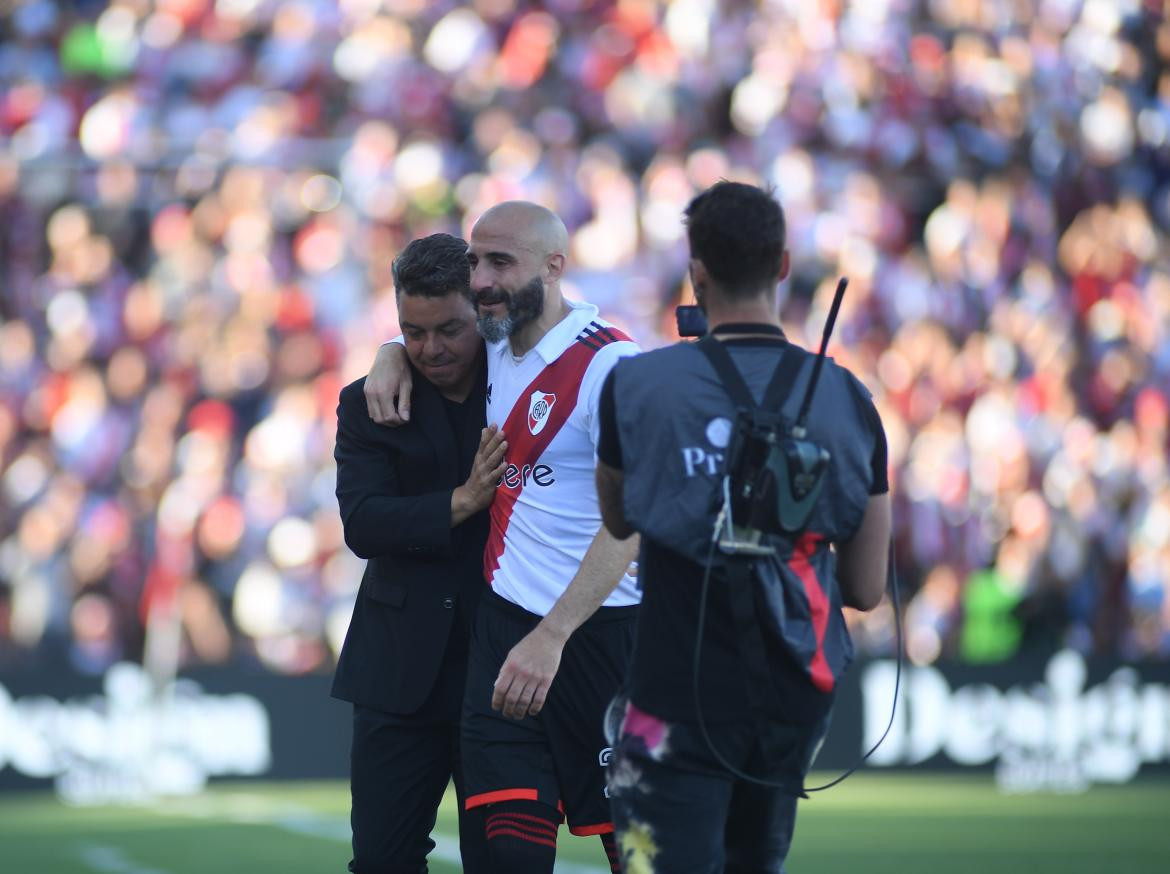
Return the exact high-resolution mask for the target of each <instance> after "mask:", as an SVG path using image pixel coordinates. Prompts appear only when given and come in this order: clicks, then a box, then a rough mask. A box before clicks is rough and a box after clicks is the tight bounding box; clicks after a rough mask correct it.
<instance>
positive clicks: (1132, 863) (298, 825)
mask: <svg viewBox="0 0 1170 874" xmlns="http://www.w3.org/2000/svg"><path fill="white" fill-rule="evenodd" d="M348 811H349V796H348V791H347V788H346V787H345V785H343V784H340V783H316V784H294V785H288V784H275V783H264V784H255V783H252V784H249V783H233V784H218V785H216V786H214V787H213V788H212V789H210V790H209V791H207V792H206V793H204V794H203V795H200V796H197V797H195V798H188V799H170V800H162V801H157V802H152V803H150V804H149V805H127V806H109V807H88V808H74V807H67V806H64V805H62V804H60V803H58V802H57V801H55V800H53V799H52V798H50V797H49V796H48V795H46V794H17V795H7V796H0V871H3V872H6V874H7V872H13V874H18V872H19V874H25V872H29V874H87V872H101V874H207V872H241V874H243V872H267V871H271V872H279V874H310V872H312V874H321V872H330V871H335V872H343V871H344V870H345V864H346V862H347V861H348V859H349V852H348V849H349V848H348V841H349V824H348ZM435 838H436V840H437V842H438V845H437V847H436V850H435V852H434V853H432V856H431V871H432V872H435V874H451V872H457V871H459V864H458V855H457V839H456V832H455V810H454V805H453V797H452V796H451V795H450V793H449V794H448V797H447V799H446V801H445V802H444V805H443V808H442V810H441V811H440V816H439V822H438V825H437V827H436V834H435ZM788 869H789V871H790V872H791V874H802V872H816V874H838V872H840V874H887V872H888V874H938V872H942V874H1016V872H1027V874H1047V872H1052V874H1058V872H1059V874H1100V872H1109V874H1147V872H1148V874H1154V872H1166V871H1170V782H1167V781H1155V780H1148V781H1143V782H1138V783H1136V784H1134V785H1130V786H1125V787H1100V786H1099V787H1094V788H1093V789H1091V790H1090V791H1089V792H1088V793H1086V794H1084V795H1066V796H1051V795H1016V796H1004V795H1000V794H999V793H998V792H997V791H996V790H995V788H994V787H993V785H992V783H991V780H990V778H988V777H977V776H962V777H958V776H947V777H940V776H906V775H901V776H896V775H884V774H873V773H866V774H859V775H856V776H854V777H852V778H850V779H849V780H848V781H846V782H845V784H843V785H842V786H840V787H837V788H835V789H832V790H829V791H828V792H826V793H822V794H820V795H818V796H816V797H814V798H813V799H812V800H810V801H805V802H802V807H801V810H800V815H799V819H798V821H797V833H796V843H795V846H794V848H793V851H792V854H791V856H790V857H789V864H788ZM557 870H558V872H561V874H585V872H597V874H604V872H606V871H607V870H608V869H607V867H606V866H605V865H604V855H603V853H602V849H601V844H600V842H599V841H598V840H597V839H596V838H575V837H572V836H571V835H568V834H566V833H565V830H564V829H562V837H561V842H560V853H559V855H558V864H557ZM667 874H669V872H667Z"/></svg>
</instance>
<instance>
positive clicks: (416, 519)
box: [333, 234, 507, 874]
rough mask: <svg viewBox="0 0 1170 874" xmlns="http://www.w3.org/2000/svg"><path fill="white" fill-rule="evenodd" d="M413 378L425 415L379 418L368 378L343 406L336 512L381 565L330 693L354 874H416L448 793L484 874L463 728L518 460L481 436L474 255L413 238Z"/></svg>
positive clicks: (357, 612)
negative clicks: (489, 548) (340, 708)
mask: <svg viewBox="0 0 1170 874" xmlns="http://www.w3.org/2000/svg"><path fill="white" fill-rule="evenodd" d="M393 274H394V284H395V291H396V294H397V299H398V315H399V321H400V323H401V326H402V331H403V334H404V335H405V338H406V351H407V357H408V358H409V361H410V366H411V370H412V371H413V373H414V376H415V381H414V388H413V390H412V408H413V413H414V414H413V416H412V417H411V420H410V422H409V423H407V424H406V425H403V426H402V427H399V428H386V427H383V426H381V425H377V424H375V423H374V422H373V421H371V419H370V418H369V416H368V415H367V413H366V402H365V398H364V397H363V394H362V387H363V383H364V382H365V379H364V378H363V379H359V380H358V381H356V382H354V383H351V384H350V385H348V386H346V387H345V388H344V389H343V390H342V392H341V402H340V404H339V406H338V408H337V447H336V451H335V457H336V459H337V500H338V503H339V504H340V507H341V518H342V522H343V523H344V527H345V542H346V543H347V544H348V545H349V548H350V549H352V550H353V551H354V553H356V554H357V555H358V556H360V557H361V558H365V559H369V564H368V565H367V567H366V573H365V576H364V577H363V578H362V583H361V589H360V591H359V593H358V597H357V603H356V604H355V605H354V611H353V618H352V620H351V621H350V626H349V631H348V633H347V634H346V638H345V644H344V646H343V647H342V650H341V656H340V658H339V660H338V664H337V673H336V676H335V678H334V681H333V696H334V697H336V698H341V699H343V700H345V701H350V702H352V703H353V713H354V715H353V746H352V750H351V753H350V767H351V775H350V786H351V792H352V812H351V816H350V821H351V824H352V827H353V860H352V861H351V862H350V863H349V870H350V871H354V872H357V874H369V872H378V874H391V872H392V874H418V872H425V871H426V870H427V864H426V856H427V854H428V853H429V852H430V851H431V850H432V849H433V848H434V846H435V845H434V842H433V841H431V840H430V832H431V829H432V828H433V827H434V824H435V816H436V811H437V809H438V806H439V802H440V800H441V799H442V797H443V793H444V791H445V790H446V788H447V782H448V780H450V779H451V778H452V777H453V778H454V781H455V788H456V791H457V793H458V795H459V816H460V829H459V832H460V852H461V855H462V857H463V864H464V870H466V871H469V872H472V871H476V870H481V869H482V865H483V861H482V860H483V858H484V852H485V849H484V847H485V838H484V834H483V827H482V824H478V823H472V822H471V821H470V820H469V819H467V817H469V816H474V812H472V813H470V814H468V813H466V812H465V811H464V810H463V782H462V775H461V769H460V766H459V715H460V706H461V703H462V699H463V686H464V678H465V675H466V663H467V651H468V639H469V629H470V627H471V623H472V618H473V615H474V611H475V608H476V603H477V601H478V599H479V595H480V593H481V592H482V591H483V589H484V588H485V585H484V581H483V570H482V563H483V551H484V544H485V542H486V539H487V532H488V518H487V514H486V513H485V512H483V511H484V509H485V508H486V507H487V506H488V504H490V503H491V500H492V496H493V495H494V494H495V488H496V483H497V482H498V480H499V478H500V475H501V473H502V471H503V459H504V452H505V450H506V448H507V445H506V443H505V442H504V440H503V434H502V432H498V431H496V429H495V428H492V429H487V428H484V427H483V426H484V390H485V389H484V386H485V381H486V376H485V373H486V369H487V368H486V366H485V364H484V346H483V342H482V341H481V340H480V337H479V334H477V333H476V329H475V320H476V312H475V308H474V306H473V305H472V303H471V299H470V296H469V278H470V273H469V268H468V262H467V244H466V243H465V242H464V241H463V240H460V239H458V238H457V237H452V236H450V235H448V234H435V235H433V236H430V237H424V238H421V239H418V240H415V241H413V242H412V243H410V245H408V246H407V247H406V248H405V249H403V251H402V253H401V254H400V255H399V256H398V258H397V259H396V260H395V262H394V265H393Z"/></svg>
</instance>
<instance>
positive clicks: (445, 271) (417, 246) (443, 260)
mask: <svg viewBox="0 0 1170 874" xmlns="http://www.w3.org/2000/svg"><path fill="white" fill-rule="evenodd" d="M390 272H391V273H392V274H393V275H394V290H395V291H396V292H397V293H399V294H409V295H417V296H419V297H442V296H443V295H445V294H450V293H451V292H453V291H460V292H463V293H464V294H470V293H471V267H470V266H469V265H468V262H467V243H466V242H465V241H464V240H461V239H459V238H458V237H453V236H451V235H450V234H431V235H430V236H429V237H419V238H418V239H417V240H411V241H410V243H408V244H407V246H406V248H405V249H403V250H402V251H401V252H399V253H398V257H397V258H395V259H394V263H393V264H392V265H391V267H390Z"/></svg>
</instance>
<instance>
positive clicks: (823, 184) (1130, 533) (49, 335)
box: [0, 0, 1170, 672]
mask: <svg viewBox="0 0 1170 874" xmlns="http://www.w3.org/2000/svg"><path fill="white" fill-rule="evenodd" d="M0 10H2V11H3V12H2V14H3V19H2V21H0V216H2V221H0V292H2V295H0V664H20V663H24V662H27V661H29V660H32V659H36V658H46V657H51V656H53V655H56V656H60V657H67V658H68V659H70V660H71V661H72V662H73V663H74V664H75V665H77V666H78V667H80V668H81V669H83V670H92V671H97V670H101V669H102V668H104V667H105V666H106V665H108V664H109V663H111V662H112V661H113V660H116V659H119V658H126V657H130V658H137V657H140V655H141V652H142V648H143V639H144V628H145V626H146V617H147V616H148V615H149V614H150V611H151V610H152V609H153V610H154V611H155V615H166V612H167V611H168V610H173V611H174V615H176V616H177V617H178V618H179V621H180V622H181V627H182V632H183V634H182V641H183V642H182V658H183V661H184V662H185V663H187V664H195V663H220V662H233V663H248V662H251V663H254V664H261V665H264V666H266V667H267V668H270V669H273V670H276V671H281V672H303V671H310V670H315V669H324V668H329V667H331V666H332V663H333V655H334V653H335V652H336V651H337V648H338V647H339V645H340V641H341V636H342V635H343V633H344V629H345V626H346V623H347V622H348V616H349V610H350V606H351V604H352V600H353V598H354V595H355V592H356V588H357V585H358V582H359V579H360V576H361V570H362V563H361V562H360V561H358V560H357V559H356V558H354V557H353V556H352V555H351V554H350V553H349V552H348V550H347V549H346V548H345V546H344V544H343V542H342V537H341V529H340V524H339V521H338V518H337V509H336V502H335V500H334V497H333V484H334V470H333V461H332V448H333V438H334V428H335V420H334V407H335V404H336V398H337V393H338V390H339V389H340V387H341V386H342V385H343V384H344V383H345V382H347V381H349V380H351V379H354V378H356V377H358V376H360V375H362V374H364V372H365V371H366V369H367V368H368V366H369V364H370V362H371V361H372V359H373V354H374V351H375V348H376V345H377V344H378V342H380V341H381V340H383V339H385V338H388V337H390V336H392V335H393V334H394V333H396V332H397V328H396V313H395V306H394V296H393V288H392V284H391V280H390V271H389V266H390V262H391V259H392V258H393V256H394V255H395V254H396V252H397V251H398V249H399V248H400V247H401V246H402V245H403V244H404V242H405V241H407V240H408V239H410V238H411V237H414V236H417V235H421V234H426V233H431V232H434V231H438V230H448V231H453V232H463V231H465V230H466V227H467V222H468V220H470V219H474V217H475V216H476V215H477V214H478V212H479V211H481V210H482V209H483V208H484V207H485V206H486V205H490V204H491V203H493V202H496V201H498V200H500V199H505V198H513V197H524V198H529V199H535V200H538V201H540V202H543V203H545V204H546V205H548V206H549V207H551V208H553V209H554V210H556V211H557V212H558V213H559V214H560V215H562V216H563V217H564V218H565V221H566V224H567V225H568V226H569V228H570V230H571V234H572V247H573V251H572V258H571V260H572V264H573V268H572V273H571V277H570V278H571V283H570V293H571V294H574V295H577V296H580V297H584V298H587V299H590V300H592V301H594V302H596V303H597V304H598V305H600V306H601V307H602V310H603V312H604V313H605V314H606V315H607V316H608V317H609V318H611V319H613V320H614V321H616V322H618V323H620V324H623V325H624V326H625V327H626V328H627V329H628V330H629V331H630V333H631V334H633V335H634V336H635V337H637V338H639V339H640V340H641V341H642V342H643V344H644V345H646V346H655V345H659V344H661V343H664V342H669V341H671V340H672V339H674V336H673V332H672V328H671V325H672V310H673V306H674V305H675V304H676V303H678V302H680V301H682V302H687V301H689V289H688V288H687V287H686V279H685V276H686V247H685V238H684V235H683V226H682V223H681V211H682V208H683V207H684V205H685V204H686V203H687V201H688V200H689V198H690V197H692V196H693V195H694V194H695V193H696V192H697V191H698V190H700V189H702V188H703V187H705V186H707V185H709V184H710V183H712V182H714V181H716V180H717V179H719V178H721V177H730V178H739V179H745V180H748V181H758V182H763V183H765V184H771V185H774V186H775V187H776V190H777V193H778V195H779V197H780V199H781V201H782V202H783V204H784V207H785V208H786V210H787V214H788V219H789V227H790V231H789V233H790V247H791V250H792V258H793V264H794V268H795V270H794V275H793V277H792V279H791V280H790V281H789V283H788V284H787V291H788V299H787V303H786V305H785V309H784V317H785V322H786V324H787V326H788V328H789V333H790V335H791V336H793V337H794V338H795V339H797V340H798V341H800V342H802V343H805V344H815V343H816V342H818V341H819V337H820V328H821V325H822V323H823V319H824V316H825V312H826V309H827V302H828V298H829V297H830V296H831V291H832V287H833V285H834V283H835V280H836V278H837V276H838V275H841V274H844V275H847V276H848V277H849V278H850V286H849V294H848V295H847V297H846V301H845V307H844V310H843V312H842V318H841V320H840V321H839V322H838V329H837V334H836V342H835V344H834V347H833V350H832V351H833V354H835V355H836V357H837V358H838V359H839V360H842V361H844V362H845V363H846V364H848V365H849V366H851V367H852V368H854V370H855V372H857V373H858V374H859V375H860V376H861V377H862V378H863V380H864V381H865V382H866V383H867V384H868V385H869V386H870V387H871V389H872V390H873V392H874V394H875V396H876V398H877V401H878V404H879V409H880V410H881V413H882V415H883V418H884V421H885V424H886V428H887V432H888V435H889V442H890V450H891V452H890V463H891V472H892V480H891V482H892V487H893V490H894V494H895V495H896V499H897V502H896V507H897V547H896V555H897V559H898V569H899V573H900V578H901V580H902V584H903V586H904V600H905V602H906V604H907V608H906V615H907V622H908V625H907V632H908V645H909V651H910V654H911V656H912V658H913V659H914V660H915V661H917V662H919V663H927V662H930V661H932V660H934V659H936V658H938V657H940V656H942V657H956V658H964V659H967V660H969V661H994V660H997V659H1002V658H1006V657H1009V656H1011V655H1012V654H1014V653H1016V652H1019V651H1021V650H1023V651H1027V650H1029V649H1036V650H1037V651H1046V650H1048V649H1050V648H1051V647H1053V646H1058V645H1070V646H1073V647H1076V648H1078V649H1080V650H1082V651H1084V652H1087V653H1097V654H1106V655H1114V656H1121V657H1124V658H1143V657H1159V656H1161V657H1166V656H1170V597H1168V593H1170V468H1168V463H1167V455H1168V452H1170V424H1168V423H1170V412H1168V410H1170V246H1168V239H1170V238H1168V234H1170V63H1168V61H1170V23H1168V22H1167V19H1168V18H1170V15H1168V14H1167V13H1168V12H1170V3H1168V2H1166V0H1036V2H1031V0H1029V2H1024V0H852V2H850V0H817V2H806V0H770V2H758V3H757V2H722V3H719V2H715V0H676V2H669V3H667V2H655V0H616V2H614V0H605V2H603V0H596V2H593V0H552V2H548V3H544V4H540V5H539V6H537V5H530V4H526V3H518V2H516V0H474V2H471V3H465V4H453V3H448V2H439V3H428V2H423V0H336V2H335V0H329V2H326V0H288V2H280V3H278V2H272V0H114V2H108V3H107V2H85V0H79V2H76V3H70V4H57V3H50V2H44V0H25V2H20V0H15V2H12V0H10V2H8V3H3V4H0ZM891 629H892V626H891V613H890V611H889V610H888V609H886V610H884V612H883V611H878V612H876V613H875V614H873V615H872V616H870V617H867V618H866V619H865V620H864V622H862V621H860V620H859V621H858V623H857V624H856V626H855V632H856V634H855V638H856V640H857V642H858V645H859V648H860V649H862V650H863V651H868V652H874V653H883V652H889V651H890V648H891V646H892V636H891V635H892V631H891Z"/></svg>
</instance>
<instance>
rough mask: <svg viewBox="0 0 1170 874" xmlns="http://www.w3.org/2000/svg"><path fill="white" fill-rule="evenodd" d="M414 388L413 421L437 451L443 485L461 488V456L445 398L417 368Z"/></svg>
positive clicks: (412, 396) (412, 402)
mask: <svg viewBox="0 0 1170 874" xmlns="http://www.w3.org/2000/svg"><path fill="white" fill-rule="evenodd" d="M411 370H412V371H413V373H412V375H413V377H414V389H413V390H412V392H411V417H410V420H411V421H412V422H415V423H417V424H418V427H419V430H420V431H422V433H423V435H424V436H425V437H426V439H427V442H428V443H430V444H431V448H432V449H434V451H435V458H436V460H437V461H438V462H439V480H440V481H439V483H438V485H439V486H441V487H444V488H446V487H454V486H457V485H459V483H458V482H457V479H458V477H459V456H458V454H457V453H456V451H455V438H454V436H453V435H452V434H451V424H450V420H449V419H448V418H447V411H446V409H444V408H443V398H442V397H441V396H440V395H439V392H438V390H437V389H436V388H435V387H434V386H433V385H431V384H430V383H429V382H428V381H427V380H426V378H425V377H423V375H422V374H421V373H419V372H418V371H417V370H415V369H414V368H413V367H412V368H411Z"/></svg>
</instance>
